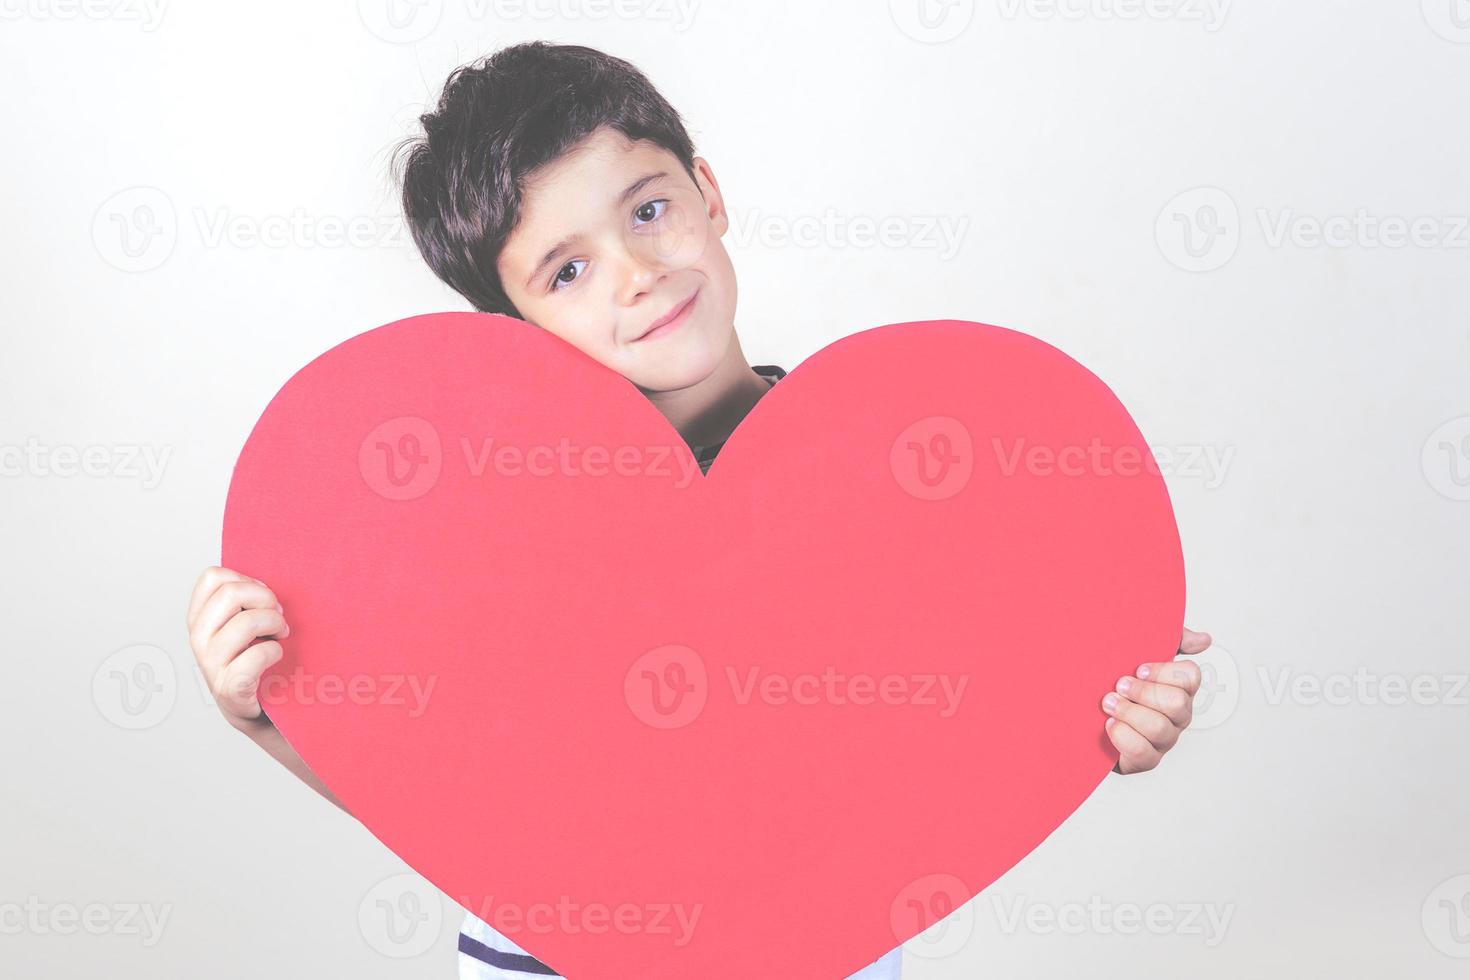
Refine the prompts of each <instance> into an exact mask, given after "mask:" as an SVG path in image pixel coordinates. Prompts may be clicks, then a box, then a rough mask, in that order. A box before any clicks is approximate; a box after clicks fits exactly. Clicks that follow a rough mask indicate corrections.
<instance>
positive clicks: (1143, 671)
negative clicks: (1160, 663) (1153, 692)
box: [1138, 664, 1153, 680]
mask: <svg viewBox="0 0 1470 980" xmlns="http://www.w3.org/2000/svg"><path fill="white" fill-rule="evenodd" d="M1152 673H1153V669H1152V668H1151V667H1149V665H1148V664H1144V665H1143V666H1142V667H1140V668H1138V676H1139V677H1141V678H1143V679H1144V680H1148V675H1149V674H1152Z"/></svg>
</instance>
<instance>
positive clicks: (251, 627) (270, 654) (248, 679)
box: [186, 567, 291, 732]
mask: <svg viewBox="0 0 1470 980" xmlns="http://www.w3.org/2000/svg"><path fill="white" fill-rule="evenodd" d="M186 621H187V623H188V627H189V645H190V646H191V647H192V648H193V649H194V659H195V660H196V661H198V663H199V669H200V670H201V671H202V672H203V673H204V679H205V681H207V682H208V684H209V690H210V692H211V693H213V695H214V701H215V703H216V704H218V705H219V709H220V711H221V712H223V713H224V716H225V717H226V718H227V719H228V720H229V722H230V724H232V725H234V726H235V727H236V728H239V729H241V730H243V731H246V732H249V731H253V730H257V729H260V728H268V727H270V726H271V720H270V719H269V718H268V717H266V714H265V712H264V711H263V710H261V707H260V699H259V691H260V675H261V674H263V673H265V670H266V668H267V667H269V666H271V665H272V664H274V663H275V662H276V661H278V660H280V659H281V657H282V655H283V653H284V651H282V649H281V644H280V642H279V641H280V640H281V639H283V638H284V637H287V636H289V635H290V634H291V627H289V626H287V625H286V617H285V616H284V614H283V610H282V609H281V604H280V602H278V601H277V600H276V596H275V593H274V592H272V591H271V590H270V589H269V588H267V587H266V584H265V583H264V582H262V581H260V580H259V579H254V578H251V577H250V576H248V575H241V574H240V573H239V572H236V571H231V570H230V569H228V568H219V567H211V568H206V569H205V570H204V572H203V573H202V574H201V575H200V576H199V581H198V582H196V583H195V585H194V594H193V596H191V597H190V599H189V613H188V616H187V619H186Z"/></svg>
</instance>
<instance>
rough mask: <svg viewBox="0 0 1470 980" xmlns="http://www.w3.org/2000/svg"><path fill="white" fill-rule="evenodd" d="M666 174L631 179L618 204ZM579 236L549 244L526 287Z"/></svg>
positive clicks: (666, 174) (579, 237) (663, 172)
mask: <svg viewBox="0 0 1470 980" xmlns="http://www.w3.org/2000/svg"><path fill="white" fill-rule="evenodd" d="M668 175H669V174H668V172H667V171H665V170H660V171H659V172H658V173H655V174H644V175H643V176H642V177H639V178H638V179H637V180H635V181H633V183H631V184H629V185H628V186H627V187H625V188H623V193H621V194H619V195H618V201H617V203H618V206H619V207H621V206H622V205H624V204H627V203H628V199H629V198H632V197H634V196H635V195H637V193H638V192H639V191H641V190H643V188H645V187H647V186H648V185H649V184H651V183H653V182H654V181H655V180H660V179H662V178H664V177H667V176H668ZM581 237H582V236H581V235H572V236H571V237H569V238H563V239H562V240H561V241H559V242H557V243H556V244H555V245H553V246H551V248H549V249H547V250H546V254H545V255H543V256H541V261H540V262H537V263H536V268H534V269H532V270H531V275H530V276H529V277H527V279H526V288H527V289H529V288H531V283H533V282H535V281H536V279H537V278H538V277H539V276H540V275H541V270H542V269H544V268H546V265H547V263H549V262H550V261H551V260H552V259H554V258H556V255H557V253H558V252H560V251H561V250H562V249H564V248H567V247H569V246H571V245H573V244H575V243H576V242H577V241H579V240H580V239H581Z"/></svg>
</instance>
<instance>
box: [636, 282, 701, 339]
mask: <svg viewBox="0 0 1470 980" xmlns="http://www.w3.org/2000/svg"><path fill="white" fill-rule="evenodd" d="M698 298H699V290H698V289H696V290H695V291H694V292H692V293H690V294H689V298H688V299H686V300H684V301H683V302H680V303H677V304H675V305H674V307H673V309H671V310H669V312H667V313H665V314H664V315H663V316H661V317H659V318H658V319H657V320H654V321H653V322H652V323H650V324H649V325H648V329H647V330H645V331H643V332H642V333H641V334H639V335H638V336H636V337H634V338H633V340H632V342H633V343H635V344H636V343H637V342H638V341H640V340H647V339H648V338H650V337H660V336H662V335H664V334H666V333H672V332H673V331H674V330H677V329H678V328H679V327H680V326H681V325H683V323H684V321H685V320H688V319H689V312H690V311H691V310H693V309H694V301H695V300H696V299H698Z"/></svg>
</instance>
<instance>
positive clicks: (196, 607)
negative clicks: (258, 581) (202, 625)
mask: <svg viewBox="0 0 1470 980" xmlns="http://www.w3.org/2000/svg"><path fill="white" fill-rule="evenodd" d="M241 579H246V576H244V575H241V574H240V573H239V572H237V571H234V570H233V569H229V568H220V567H219V566H218V565H211V566H209V567H208V568H206V569H205V570H204V571H202V572H200V573H199V578H198V579H197V580H195V582H194V591H193V593H191V594H190V596H189V611H188V613H186V614H185V616H184V623H185V625H186V626H187V627H188V628H189V632H190V633H192V632H193V631H194V621H195V620H197V619H198V618H199V612H200V610H202V609H203V608H204V604H205V603H206V602H208V601H209V597H210V596H212V595H214V591H215V590H216V589H218V588H219V587H220V586H221V585H223V584H224V583H226V582H236V581H240V580H241ZM246 580H247V581H253V580H250V579H246Z"/></svg>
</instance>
